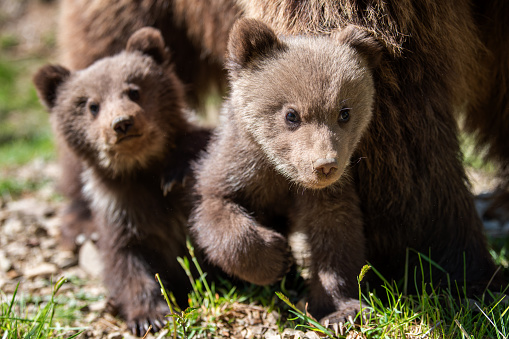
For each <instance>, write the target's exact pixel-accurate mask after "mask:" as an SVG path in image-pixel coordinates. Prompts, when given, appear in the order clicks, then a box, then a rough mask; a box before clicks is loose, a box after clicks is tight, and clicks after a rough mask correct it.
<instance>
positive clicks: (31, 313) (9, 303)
mask: <svg viewBox="0 0 509 339" xmlns="http://www.w3.org/2000/svg"><path fill="white" fill-rule="evenodd" d="M64 283H65V279H63V278H62V279H60V280H59V281H58V282H57V283H56V284H55V286H54V288H53V291H52V294H51V296H50V297H49V298H48V300H47V301H38V300H26V299H25V298H23V297H18V287H19V284H18V286H17V287H16V290H15V291H14V293H13V296H12V298H11V299H10V300H7V298H6V297H5V296H3V298H2V300H1V303H0V335H1V338H2V339H11V338H12V339H15V338H16V339H17V338H26V339H39V338H68V339H72V338H75V337H77V336H78V335H79V334H80V333H81V331H78V332H77V333H73V334H69V332H76V329H73V328H67V327H63V326H62V325H61V324H62V323H69V319H70V318H72V317H71V316H70V315H69V312H73V310H74V308H73V306H72V305H69V304H64V303H62V302H58V301H57V299H56V294H57V293H58V291H59V289H60V288H61V287H62V285H63V284H64ZM29 304H31V305H33V306H34V307H35V309H34V310H28V305H29ZM64 305H65V307H64Z"/></svg>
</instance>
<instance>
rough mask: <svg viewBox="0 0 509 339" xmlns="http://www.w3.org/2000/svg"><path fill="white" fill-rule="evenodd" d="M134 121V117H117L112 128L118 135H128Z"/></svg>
mask: <svg viewBox="0 0 509 339" xmlns="http://www.w3.org/2000/svg"><path fill="white" fill-rule="evenodd" d="M133 124H134V121H133V118H132V117H127V116H123V117H117V118H115V120H113V122H112V123H111V128H113V130H114V131H115V132H116V133H117V134H127V132H129V130H130V129H131V127H132V126H133Z"/></svg>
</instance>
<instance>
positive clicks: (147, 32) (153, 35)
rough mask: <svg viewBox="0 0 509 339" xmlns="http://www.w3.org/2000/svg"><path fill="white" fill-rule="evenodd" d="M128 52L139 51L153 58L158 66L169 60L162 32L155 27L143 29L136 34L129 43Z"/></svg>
mask: <svg viewBox="0 0 509 339" xmlns="http://www.w3.org/2000/svg"><path fill="white" fill-rule="evenodd" d="M126 50H127V51H128V52H134V51H139V52H141V53H143V54H145V55H148V56H150V57H152V59H154V60H155V62H157V63H158V64H162V63H164V62H165V61H166V60H167V59H169V52H168V50H167V49H166V47H165V44H164V39H163V36H162V34H161V32H160V31H159V30H158V29H156V28H153V27H143V28H140V29H139V30H137V31H136V32H134V33H133V34H132V35H131V37H130V38H129V40H128V41H127V47H126Z"/></svg>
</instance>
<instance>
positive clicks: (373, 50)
mask: <svg viewBox="0 0 509 339" xmlns="http://www.w3.org/2000/svg"><path fill="white" fill-rule="evenodd" d="M332 37H333V38H335V39H336V40H338V41H340V42H342V43H345V44H347V45H349V46H351V47H352V48H354V49H355V50H357V52H358V53H359V54H360V55H361V56H363V57H364V59H365V60H366V61H367V62H368V65H369V67H370V68H372V69H373V68H376V67H377V66H378V65H379V64H380V62H381V60H382V54H383V46H382V44H381V43H380V42H379V41H378V40H377V39H375V37H373V36H372V35H370V34H369V33H368V32H366V31H365V30H363V29H361V28H359V27H357V26H355V25H348V26H346V27H344V28H342V29H341V30H339V31H337V32H335V33H333V34H332Z"/></svg>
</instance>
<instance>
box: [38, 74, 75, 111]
mask: <svg viewBox="0 0 509 339" xmlns="http://www.w3.org/2000/svg"><path fill="white" fill-rule="evenodd" d="M70 75H71V72H70V71H69V70H68V69H67V68H65V67H62V66H60V65H46V66H43V67H41V68H40V69H39V70H38V71H37V73H35V75H34V77H33V82H34V85H35V89H36V90H37V95H38V96H39V99H40V100H41V102H42V103H43V104H44V105H45V106H46V108H47V109H48V110H51V109H52V108H53V107H54V106H55V100H56V99H57V91H58V87H60V85H61V84H63V83H64V82H65V81H66V80H67V78H69V76H70Z"/></svg>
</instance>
